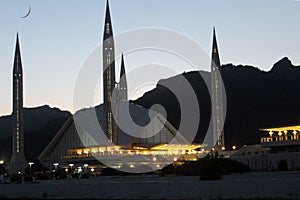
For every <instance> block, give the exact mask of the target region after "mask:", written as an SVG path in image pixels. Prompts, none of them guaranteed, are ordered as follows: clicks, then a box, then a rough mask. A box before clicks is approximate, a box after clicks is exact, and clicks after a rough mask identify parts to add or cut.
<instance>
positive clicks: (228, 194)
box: [0, 172, 300, 200]
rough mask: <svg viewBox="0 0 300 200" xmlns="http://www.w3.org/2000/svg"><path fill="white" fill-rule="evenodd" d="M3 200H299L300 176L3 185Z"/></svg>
mask: <svg viewBox="0 0 300 200" xmlns="http://www.w3.org/2000/svg"><path fill="white" fill-rule="evenodd" d="M0 198H2V199H208V200H210V199H220V200H222V199H263V200H269V199H300V172H282V173H279V172H272V173H271V172H270V173H248V174H234V175H228V176H224V178H223V180H219V181H200V180H199V178H198V177H195V176H192V177H159V176H141V175H137V176H118V177H96V178H90V179H81V180H77V179H70V180H48V181H41V182H40V183H38V184H7V185H6V184H3V185H0Z"/></svg>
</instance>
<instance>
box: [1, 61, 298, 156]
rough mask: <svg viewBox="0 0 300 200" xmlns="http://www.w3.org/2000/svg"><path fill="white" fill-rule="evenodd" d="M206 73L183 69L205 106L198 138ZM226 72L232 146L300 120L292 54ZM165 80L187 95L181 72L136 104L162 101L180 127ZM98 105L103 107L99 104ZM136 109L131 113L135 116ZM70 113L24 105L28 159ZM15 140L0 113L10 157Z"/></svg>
mask: <svg viewBox="0 0 300 200" xmlns="http://www.w3.org/2000/svg"><path fill="white" fill-rule="evenodd" d="M201 74H202V76H200V74H199V73H198V72H189V73H184V74H182V75H183V76H184V77H185V79H186V80H188V81H189V83H190V84H191V86H192V87H193V89H194V91H195V94H196V95H197V98H198V101H199V106H200V110H201V112H200V117H201V118H200V122H199V129H198V133H197V137H196V138H195V141H196V142H201V141H202V140H203V136H204V135H205V133H206V132H207V129H208V125H209V122H210V117H211V101H210V97H209V92H208V89H207V86H206V85H205V82H204V80H206V81H207V82H208V83H210V73H208V72H201ZM221 74H222V77H223V81H224V84H225V89H226V95H227V116H226V121H225V139H226V141H225V142H226V146H227V147H231V146H232V145H237V146H240V145H244V144H256V143H259V141H260V138H261V137H264V136H266V133H263V132H261V131H259V128H262V127H273V126H281V125H294V124H300V118H299V115H300V114H299V113H300V104H299V103H298V101H299V99H300V84H299V83H298V79H299V78H300V67H299V66H293V65H292V63H291V61H289V59H288V58H283V59H282V60H280V61H279V62H277V63H276V64H275V65H274V66H273V68H272V70H270V71H269V72H264V71H261V70H259V69H257V68H254V67H251V66H241V65H239V66H234V65H232V64H227V65H223V66H222V71H221ZM163 85H168V86H170V87H171V88H173V89H176V91H179V93H181V94H182V95H183V96H184V94H185V91H184V89H183V88H182V76H179V75H178V76H175V77H171V78H169V79H165V80H161V81H159V83H158V84H157V87H156V88H155V89H154V90H152V91H149V92H147V93H145V94H144V95H143V96H142V97H141V98H139V99H137V100H135V101H133V103H135V104H137V105H140V106H143V107H145V108H150V107H151V106H152V105H154V104H160V105H162V106H163V107H164V108H165V110H166V111H167V119H168V120H169V121H170V122H171V123H172V125H174V126H175V127H178V126H179V124H180V121H181V111H180V106H179V102H178V100H177V98H176V96H175V95H174V93H173V92H172V91H171V90H169V89H167V88H166V87H164V86H163ZM97 108H98V109H97V112H98V110H99V107H97ZM158 112H159V111H158ZM97 114H99V113H97ZM135 114H136V113H131V115H132V116H133V117H134V116H135ZM70 116H71V114H70V113H69V112H66V111H61V110H59V109H57V108H50V107H49V106H42V107H37V108H25V111H24V120H25V123H24V125H25V154H26V156H27V158H29V159H31V158H34V157H36V156H38V155H39V154H40V153H41V151H42V150H43V149H44V148H45V146H46V145H47V144H48V143H49V141H50V140H51V138H52V137H53V136H54V134H55V133H56V132H57V131H58V130H59V128H60V127H61V126H62V125H63V124H64V122H65V121H66V120H67V118H68V117H70ZM134 118H137V117H134ZM138 118H139V117H138ZM135 121H136V122H138V121H139V120H137V119H135ZM182 134H183V135H184V133H182ZM11 141H12V138H11V116H3V117H0V158H1V159H6V160H7V159H8V158H9V157H10V153H11Z"/></svg>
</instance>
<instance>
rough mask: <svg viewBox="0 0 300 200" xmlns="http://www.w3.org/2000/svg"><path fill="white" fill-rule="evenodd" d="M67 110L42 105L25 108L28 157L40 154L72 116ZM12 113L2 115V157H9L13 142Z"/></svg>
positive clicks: (0, 155)
mask: <svg viewBox="0 0 300 200" xmlns="http://www.w3.org/2000/svg"><path fill="white" fill-rule="evenodd" d="M70 116H71V114H70V113H69V112H67V111H61V110H59V109H58V108H50V107H49V106H41V107H36V108H25V109H24V135H25V139H24V140H25V154H26V157H27V158H28V159H32V158H34V157H36V156H37V155H39V153H40V152H41V151H42V150H43V148H44V147H45V146H46V145H47V144H48V143H49V141H50V140H51V139H52V137H53V136H54V134H55V133H56V132H57V131H58V129H59V128H60V127H61V126H62V125H63V123H64V122H65V121H66V120H67V118H68V117H70ZM11 134H12V118H11V115H9V116H3V117H0V158H2V159H6V160H7V159H9V158H10V154H11V143H12V136H11Z"/></svg>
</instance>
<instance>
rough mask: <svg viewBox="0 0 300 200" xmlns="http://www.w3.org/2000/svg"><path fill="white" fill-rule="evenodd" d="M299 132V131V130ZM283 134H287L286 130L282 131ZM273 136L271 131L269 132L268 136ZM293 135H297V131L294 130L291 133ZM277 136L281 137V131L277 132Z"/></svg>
mask: <svg viewBox="0 0 300 200" xmlns="http://www.w3.org/2000/svg"><path fill="white" fill-rule="evenodd" d="M299 131H300V130H299ZM283 133H284V134H287V133H288V131H287V130H284V131H283ZM273 134H274V132H273V131H270V132H269V135H270V136H271V137H272V135H273ZM293 134H294V135H296V134H297V131H296V130H294V131H293ZM278 135H279V136H282V132H281V131H279V132H278Z"/></svg>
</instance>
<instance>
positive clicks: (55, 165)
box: [53, 163, 59, 172]
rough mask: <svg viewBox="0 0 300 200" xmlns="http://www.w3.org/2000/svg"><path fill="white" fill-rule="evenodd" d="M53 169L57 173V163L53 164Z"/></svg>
mask: <svg viewBox="0 0 300 200" xmlns="http://www.w3.org/2000/svg"><path fill="white" fill-rule="evenodd" d="M53 165H54V167H55V172H56V171H57V166H58V165H59V164H58V163H53Z"/></svg>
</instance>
